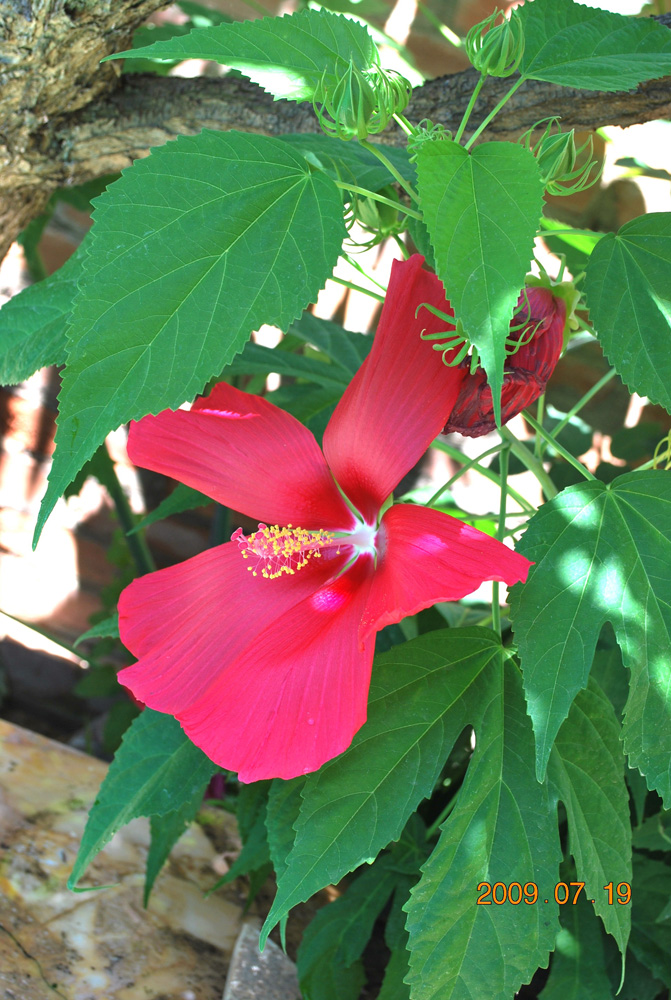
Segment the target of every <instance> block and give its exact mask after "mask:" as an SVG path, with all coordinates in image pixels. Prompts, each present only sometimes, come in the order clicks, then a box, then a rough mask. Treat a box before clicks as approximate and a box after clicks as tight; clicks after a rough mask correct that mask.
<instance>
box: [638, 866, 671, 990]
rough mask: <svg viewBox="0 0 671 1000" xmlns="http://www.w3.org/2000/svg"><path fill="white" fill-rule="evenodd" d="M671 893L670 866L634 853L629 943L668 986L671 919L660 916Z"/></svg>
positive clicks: (655, 974)
mask: <svg viewBox="0 0 671 1000" xmlns="http://www.w3.org/2000/svg"><path fill="white" fill-rule="evenodd" d="M670 897H671V868H669V866H668V865H665V864H662V862H661V861H654V860H653V859H652V858H644V857H641V856H640V855H635V856H634V880H633V883H632V892H631V905H632V918H631V940H630V942H629V947H630V948H631V950H632V951H633V953H634V955H635V956H636V958H637V959H638V960H639V962H641V963H642V964H643V965H645V966H646V967H647V968H648V969H650V971H651V972H652V974H653V975H654V976H656V978H657V979H661V980H662V982H663V983H665V984H666V986H671V921H669V920H660V917H661V915H662V913H663V911H664V909H665V907H666V905H667V903H668V901H669V898H670Z"/></svg>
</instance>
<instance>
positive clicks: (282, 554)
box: [231, 524, 334, 580]
mask: <svg viewBox="0 0 671 1000" xmlns="http://www.w3.org/2000/svg"><path fill="white" fill-rule="evenodd" d="M333 537H334V536H333V533H332V532H330V531H324V530H323V529H322V528H319V529H318V530H317V531H307V530H306V529H305V528H294V527H293V525H291V524H288V525H287V526H286V528H280V526H279V525H278V524H273V525H271V526H270V527H268V525H267V524H259V529H258V531H254V532H253V533H252V534H251V535H248V536H247V537H246V538H245V536H244V535H243V533H242V528H238V529H237V531H235V532H234V533H233V535H232V536H231V541H232V542H237V543H238V546H239V547H240V550H241V552H242V558H243V559H249V558H250V557H251V558H253V559H254V564H253V565H252V566H248V567H247V569H248V570H249V572H250V573H251V574H252V575H253V576H258V575H259V573H260V574H261V576H263V577H265V578H266V580H276V579H277V577H278V576H281V575H282V574H283V573H288V574H289V575H291V576H293V575H294V573H296V571H297V570H299V569H302V568H303V567H304V566H306V565H307V564H308V562H309V561H310V559H311V558H312V557H313V556H314V557H315V559H320V558H321V551H320V550H321V549H323V548H325V547H326V546H327V545H330V544H331V542H332V541H333Z"/></svg>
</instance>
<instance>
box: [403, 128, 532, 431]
mask: <svg viewBox="0 0 671 1000" xmlns="http://www.w3.org/2000/svg"><path fill="white" fill-rule="evenodd" d="M417 183H418V188H419V194H420V197H421V200H422V210H423V213H424V220H425V222H426V225H427V227H428V230H429V234H430V236H431V242H432V244H433V247H434V250H435V260H436V271H437V274H438V277H439V278H440V279H441V281H442V282H443V284H444V286H445V291H446V293H447V298H448V299H449V300H450V303H451V305H452V308H453V309H454V312H455V315H456V316H457V318H458V319H460V320H461V321H462V322H463V324H464V328H465V330H466V334H467V335H468V337H469V339H470V341H471V343H472V344H474V345H475V347H477V349H478V351H479V352H480V357H481V360H482V365H483V367H484V369H485V371H486V372H487V378H488V380H489V383H490V385H491V387H492V394H493V397H494V405H495V415H496V418H497V420H498V419H500V409H501V385H502V382H503V365H504V362H505V356H506V354H505V341H506V337H507V336H508V331H509V324H510V319H511V317H512V314H513V310H514V308H515V305H516V303H517V299H518V297H519V293H520V289H521V287H522V285H523V284H524V276H525V275H526V273H527V271H528V269H529V261H530V259H531V255H532V253H533V246H534V237H535V235H536V230H537V228H538V222H539V219H540V216H541V211H542V208H543V185H542V183H541V179H540V175H539V172H538V166H537V164H536V160H535V159H534V156H533V154H532V153H530V152H529V151H528V150H527V149H523V148H522V146H517V145H515V144H514V143H510V142H488V143H486V144H484V145H482V146H477V147H476V148H475V149H474V150H472V151H471V152H468V151H467V150H466V149H464V147H463V146H459V145H458V144H457V143H455V142H450V141H443V142H425V143H424V144H423V145H422V146H420V149H419V151H418V153H417Z"/></svg>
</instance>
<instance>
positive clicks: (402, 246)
mask: <svg viewBox="0 0 671 1000" xmlns="http://www.w3.org/2000/svg"><path fill="white" fill-rule="evenodd" d="M393 240H394V243H395V244H396V246H397V247H398V249H399V250H400V251H401V253H402V254H403V260H407V259H408V257H409V256H410V251H409V250H408V248H407V246H406V245H405V243H404V242H403V240H402V239H401V237H400V236H399V235H398V233H394V234H393Z"/></svg>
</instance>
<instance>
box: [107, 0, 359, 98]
mask: <svg viewBox="0 0 671 1000" xmlns="http://www.w3.org/2000/svg"><path fill="white" fill-rule="evenodd" d="M106 58H108V59H121V58H125V59H137V58H152V59H170V60H174V59H180V60H181V59H212V60H214V61H215V62H219V63H223V64H224V65H226V66H231V67H232V68H233V69H237V70H239V72H240V73H242V74H243V75H244V76H247V77H249V79H250V80H252V81H253V82H254V83H258V84H259V86H261V87H263V89H264V90H267V91H268V93H269V94H272V95H273V97H275V98H276V99H278V98H284V99H285V100H288V101H311V100H312V98H313V96H314V93H315V90H316V88H317V87H318V86H319V84H320V83H321V81H322V79H324V80H325V82H326V83H331V84H333V83H335V82H336V80H337V79H338V77H339V76H342V74H343V73H344V72H345V70H346V69H347V68H348V66H349V65H350V63H353V64H354V65H355V66H356V67H357V68H358V69H368V68H369V67H371V66H374V65H376V64H377V62H378V57H377V49H376V48H375V43H374V42H373V39H372V38H371V36H370V34H369V33H368V31H367V30H366V28H365V27H364V25H363V24H360V23H359V22H358V21H353V20H351V19H350V18H348V17H344V16H342V15H341V14H333V13H332V12H331V11H328V10H324V9H322V10H302V11H299V12H298V13H297V14H288V15H284V16H283V17H263V18H260V19H259V20H255V21H236V22H233V23H231V24H218V25H215V26H213V27H210V28H196V29H195V30H194V31H191V32H190V33H189V34H188V35H186V36H184V37H180V36H177V37H174V38H170V39H166V40H164V41H159V42H154V43H153V44H152V45H146V46H144V47H142V48H139V49H129V50H127V51H125V52H117V53H116V54H115V55H113V56H107V57H106ZM103 62H104V60H103Z"/></svg>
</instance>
